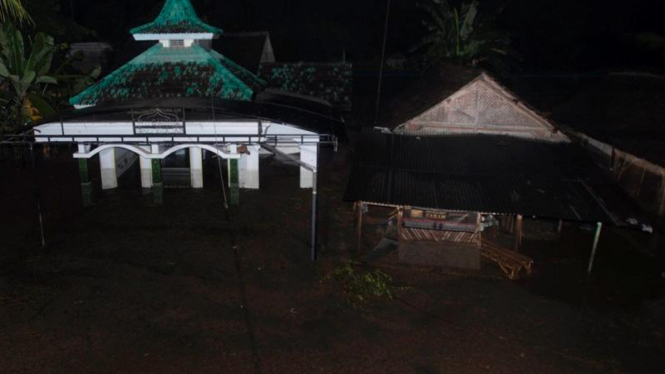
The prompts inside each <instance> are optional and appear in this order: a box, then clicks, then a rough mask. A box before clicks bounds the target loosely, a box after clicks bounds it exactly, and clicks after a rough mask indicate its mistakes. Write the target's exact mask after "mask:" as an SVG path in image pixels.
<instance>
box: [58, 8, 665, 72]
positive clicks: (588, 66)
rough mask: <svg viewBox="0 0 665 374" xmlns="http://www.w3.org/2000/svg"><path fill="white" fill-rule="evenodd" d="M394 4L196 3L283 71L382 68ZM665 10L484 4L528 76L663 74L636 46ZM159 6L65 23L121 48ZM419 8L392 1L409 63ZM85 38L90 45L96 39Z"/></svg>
mask: <svg viewBox="0 0 665 374" xmlns="http://www.w3.org/2000/svg"><path fill="white" fill-rule="evenodd" d="M386 2H387V0H334V1H316V0H192V3H193V4H194V6H195V8H196V9H197V11H198V13H199V16H200V17H201V18H203V19H204V20H206V21H207V22H209V23H211V24H213V25H215V26H219V27H221V28H222V29H224V30H225V31H229V32H233V31H260V30H268V31H270V33H271V37H272V40H273V44H274V46H275V50H276V53H277V58H278V59H279V60H283V61H294V60H310V61H313V60H317V61H331V60H336V59H340V58H341V56H342V53H343V51H346V54H347V58H348V59H350V60H352V61H372V60H377V59H378V56H379V52H380V46H381V40H382V33H383V22H384V17H385V9H386V7H385V5H386ZM663 3H665V2H663V1H662V0H635V1H624V2H622V3H615V2H608V1H600V0H591V1H580V0H537V1H534V0H484V1H481V4H482V5H481V7H483V8H484V9H485V10H491V9H494V8H495V7H497V6H501V5H505V10H504V12H503V13H502V14H501V15H500V16H499V17H498V19H497V22H498V24H499V26H501V27H502V28H504V29H505V30H507V31H508V32H509V33H510V34H511V35H512V38H513V41H514V47H515V48H516V49H517V51H518V52H519V53H520V55H521V56H522V59H521V61H520V64H519V67H518V68H517V69H519V70H521V71H571V70H576V71H582V70H595V69H603V68H628V69H634V68H642V67H646V68H650V69H654V68H658V67H659V66H663V64H664V61H663V59H662V56H660V55H658V54H656V53H653V52H644V51H640V50H637V49H636V48H635V47H634V46H633V45H632V44H631V42H630V40H631V36H632V35H634V34H636V33H640V32H656V33H660V34H665V22H663V14H665V13H664V11H665V5H664V4H663ZM162 4H163V1H162V0H143V1H136V0H96V1H84V0H61V5H62V7H61V14H62V15H63V16H67V17H69V16H70V14H71V9H72V8H73V13H74V19H75V20H76V21H77V22H78V23H79V24H81V25H83V26H86V27H88V28H90V29H92V30H94V31H95V32H96V34H97V36H96V37H97V38H98V39H100V40H106V41H110V42H111V43H113V44H114V45H116V46H121V45H123V43H126V42H127V41H128V40H129V34H128V30H129V28H131V27H134V26H137V25H141V24H143V23H146V22H149V21H150V20H152V19H153V18H154V17H155V16H156V15H157V13H158V12H159V10H160V9H161V6H162ZM415 4H416V1H415V0H393V1H392V9H391V13H392V17H391V22H390V27H389V35H388V54H389V55H390V54H393V53H397V52H402V53H407V52H408V51H409V49H410V47H411V46H412V45H414V44H415V43H416V42H417V41H418V40H419V38H420V37H421V35H422V33H423V31H424V28H423V27H422V26H421V20H422V19H423V18H424V17H425V14H424V13H423V12H422V11H421V10H419V9H418V8H416V6H415ZM94 38H95V37H91V36H88V37H86V39H94Z"/></svg>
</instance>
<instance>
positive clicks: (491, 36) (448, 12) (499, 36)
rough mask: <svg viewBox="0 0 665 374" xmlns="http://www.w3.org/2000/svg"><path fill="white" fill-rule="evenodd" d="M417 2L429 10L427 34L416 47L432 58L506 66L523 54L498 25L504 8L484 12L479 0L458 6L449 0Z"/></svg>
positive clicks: (498, 66) (426, 24)
mask: <svg viewBox="0 0 665 374" xmlns="http://www.w3.org/2000/svg"><path fill="white" fill-rule="evenodd" d="M417 6H418V7H419V8H420V9H422V10H424V11H425V12H426V13H427V14H428V19H425V20H423V25H424V26H425V28H426V29H427V34H426V35H425V36H424V37H423V38H422V39H421V40H420V42H419V43H418V44H417V45H416V47H415V48H414V50H424V51H425V54H426V56H427V58H428V59H429V60H431V61H438V60H442V59H445V60H449V61H452V62H455V63H459V64H463V65H468V66H484V67H488V68H493V69H494V70H503V69H506V68H507V63H508V62H509V60H510V59H517V58H518V57H519V56H518V55H517V53H516V52H515V51H514V50H513V49H512V48H511V46H510V45H511V39H510V36H509V35H508V33H506V32H505V31H504V30H502V29H500V28H498V27H496V26H495V25H494V19H495V18H496V16H497V15H498V14H500V13H501V12H502V11H503V8H499V9H498V10H496V11H494V12H484V13H483V12H480V1H479V0H469V1H464V2H462V3H461V4H459V5H457V6H455V5H451V2H449V0H428V1H426V2H420V3H418V4H417Z"/></svg>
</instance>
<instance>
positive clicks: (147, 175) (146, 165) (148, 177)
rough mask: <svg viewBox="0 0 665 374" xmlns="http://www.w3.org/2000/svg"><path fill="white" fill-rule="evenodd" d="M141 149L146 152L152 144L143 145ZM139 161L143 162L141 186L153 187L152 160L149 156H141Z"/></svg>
mask: <svg viewBox="0 0 665 374" xmlns="http://www.w3.org/2000/svg"><path fill="white" fill-rule="evenodd" d="M141 149H143V150H144V151H146V152H150V151H151V149H150V146H145V145H142V146H141ZM139 162H140V164H141V187H143V188H152V161H151V160H150V159H149V158H145V157H143V156H139Z"/></svg>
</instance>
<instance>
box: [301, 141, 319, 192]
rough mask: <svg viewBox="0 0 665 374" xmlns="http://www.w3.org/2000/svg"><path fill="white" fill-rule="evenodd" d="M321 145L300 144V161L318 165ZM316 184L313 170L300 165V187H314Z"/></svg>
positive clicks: (314, 166) (313, 165)
mask: <svg viewBox="0 0 665 374" xmlns="http://www.w3.org/2000/svg"><path fill="white" fill-rule="evenodd" d="M318 155H319V146H318V144H315V145H301V146H300V161H301V162H304V163H306V164H307V165H310V166H312V167H313V168H317V167H318ZM313 186H314V175H313V173H312V172H311V171H309V170H307V169H305V168H304V167H300V188H312V187H313Z"/></svg>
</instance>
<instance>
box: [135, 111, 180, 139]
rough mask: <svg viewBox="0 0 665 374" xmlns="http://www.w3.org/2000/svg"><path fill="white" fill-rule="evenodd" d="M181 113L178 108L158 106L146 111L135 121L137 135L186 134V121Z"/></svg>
mask: <svg viewBox="0 0 665 374" xmlns="http://www.w3.org/2000/svg"><path fill="white" fill-rule="evenodd" d="M180 113H181V111H180V110H177V109H159V108H157V109H154V110H149V111H145V112H143V113H142V114H141V115H140V116H139V117H138V119H137V120H136V121H135V122H134V132H135V133H136V134H137V135H138V134H141V135H152V134H168V135H184V134H186V132H185V122H184V121H183V120H182V119H181V118H180V116H179V114H180Z"/></svg>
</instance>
